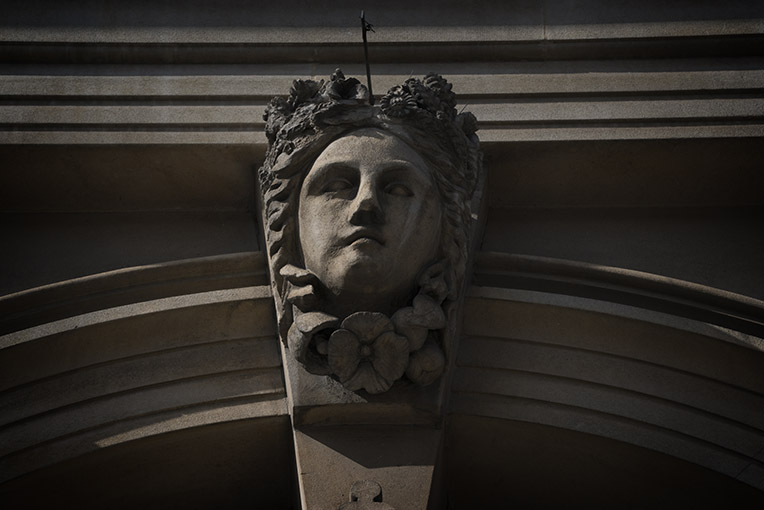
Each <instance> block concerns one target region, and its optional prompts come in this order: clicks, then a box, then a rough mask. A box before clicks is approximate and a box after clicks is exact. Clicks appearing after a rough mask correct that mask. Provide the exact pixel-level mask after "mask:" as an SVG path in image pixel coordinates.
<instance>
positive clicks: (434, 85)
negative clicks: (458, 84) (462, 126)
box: [424, 73, 456, 109]
mask: <svg viewBox="0 0 764 510" xmlns="http://www.w3.org/2000/svg"><path fill="white" fill-rule="evenodd" d="M424 84H425V86H427V87H428V88H430V89H432V91H433V92H435V94H437V96H438V98H439V99H440V101H441V102H442V103H443V105H444V106H446V107H447V108H448V109H452V108H454V107H456V94H454V93H453V92H452V91H451V89H452V88H453V85H451V84H450V83H448V82H447V81H446V79H445V78H443V77H442V76H441V75H439V74H435V73H430V74H428V75H427V76H425V77H424Z"/></svg>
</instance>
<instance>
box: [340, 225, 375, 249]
mask: <svg viewBox="0 0 764 510" xmlns="http://www.w3.org/2000/svg"><path fill="white" fill-rule="evenodd" d="M359 239H370V240H372V241H376V242H377V243H379V244H382V245H384V244H385V240H384V239H383V238H382V236H381V235H380V234H379V232H377V231H375V230H372V229H368V228H362V229H359V230H356V231H354V232H353V233H351V234H350V235H348V236H347V237H345V239H344V241H345V244H346V245H348V246H350V245H351V244H353V243H354V242H356V241H358V240H359Z"/></svg>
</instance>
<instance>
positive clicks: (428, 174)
mask: <svg viewBox="0 0 764 510" xmlns="http://www.w3.org/2000/svg"><path fill="white" fill-rule="evenodd" d="M372 104H373V100H372V99H371V98H370V97H369V92H368V91H367V90H366V87H364V86H363V85H361V83H360V82H359V81H358V80H357V79H355V78H346V77H345V76H344V74H343V73H342V72H341V71H340V70H336V71H335V72H334V74H332V76H331V79H330V80H329V81H326V82H325V81H323V80H321V81H318V82H317V81H313V80H295V82H294V84H293V86H292V88H291V90H290V95H289V97H288V98H286V99H284V98H278V97H277V98H274V99H273V100H272V101H271V103H270V105H269V106H268V107H267V108H266V113H265V117H264V118H265V120H266V134H267V137H268V140H269V150H268V153H267V154H266V160H265V163H264V165H263V167H262V169H261V170H260V181H261V191H262V193H263V202H264V203H263V209H264V224H265V234H266V244H267V245H268V252H269V256H270V257H269V260H270V266H271V274H272V282H273V291H274V297H275V299H276V309H277V314H278V320H279V329H280V332H281V335H282V339H284V340H285V343H286V345H287V346H288V349H289V351H288V352H289V353H290V355H291V356H294V357H295V358H296V359H297V361H299V362H300V364H301V365H302V366H303V367H304V369H305V370H307V371H308V372H309V373H311V374H316V375H321V376H325V375H329V376H332V377H334V378H335V379H337V380H339V381H340V382H341V383H342V384H343V385H344V386H345V388H347V389H348V390H350V391H360V390H363V391H365V392H366V393H369V394H379V393H383V392H386V391H388V390H389V389H390V388H391V387H392V385H393V384H394V383H395V382H396V381H397V380H399V379H401V378H402V377H403V376H404V374H405V375H406V376H407V379H408V381H410V382H413V383H415V384H419V385H427V384H431V383H433V382H435V381H437V380H438V378H439V377H440V376H441V375H442V374H443V371H444V370H445V367H446V356H445V352H447V351H448V347H447V344H448V342H449V341H450V340H451V338H450V335H449V334H448V333H447V331H446V325H447V315H448V313H449V310H451V309H452V308H453V305H454V303H455V302H456V300H457V298H458V297H459V290H460V288H461V285H462V281H463V276H464V272H465V267H466V262H467V257H468V253H469V246H470V244H469V237H470V233H471V232H472V230H473V229H472V226H473V225H472V224H473V221H474V218H473V215H472V213H471V209H470V208H471V205H472V204H471V197H472V194H473V192H474V190H475V187H476V184H477V181H478V179H479V176H480V173H481V154H480V152H479V150H478V140H477V137H476V136H475V131H476V130H477V121H476V119H475V117H474V116H473V115H472V114H471V113H469V112H467V113H463V112H462V113H457V111H456V109H455V105H456V99H455V95H454V93H453V92H452V91H451V84H449V83H448V82H447V81H446V80H444V79H443V78H442V77H440V76H439V75H435V74H429V75H427V76H425V77H424V78H423V79H422V80H419V79H414V78H410V79H408V80H406V81H405V83H404V84H403V85H398V86H396V87H393V88H392V89H390V90H389V91H388V93H387V94H386V95H384V96H383V97H382V98H381V99H380V101H379V106H372ZM340 322H341V324H340ZM313 387H314V388H315V385H313ZM293 389H297V388H296V387H295V388H293ZM297 398H298V399H299V397H297ZM327 403H328V401H327Z"/></svg>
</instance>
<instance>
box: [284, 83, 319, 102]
mask: <svg viewBox="0 0 764 510" xmlns="http://www.w3.org/2000/svg"><path fill="white" fill-rule="evenodd" d="M323 85H324V80H321V81H314V80H294V81H293V82H292V88H290V89H289V99H287V102H288V103H289V105H290V106H291V107H292V108H296V107H297V106H298V105H300V104H302V103H305V102H306V101H308V100H310V99H312V98H313V97H314V96H315V95H316V94H317V93H318V91H319V90H321V88H322V87H323Z"/></svg>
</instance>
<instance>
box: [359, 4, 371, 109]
mask: <svg viewBox="0 0 764 510" xmlns="http://www.w3.org/2000/svg"><path fill="white" fill-rule="evenodd" d="M367 30H371V31H372V32H374V27H373V26H372V24H371V23H368V22H367V21H366V17H365V16H364V13H363V11H361V33H362V34H363V55H364V58H365V59H366V85H367V87H368V88H369V104H370V105H372V106H374V92H373V91H372V90H371V70H370V69H369V46H368V43H367V42H366V31H367Z"/></svg>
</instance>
